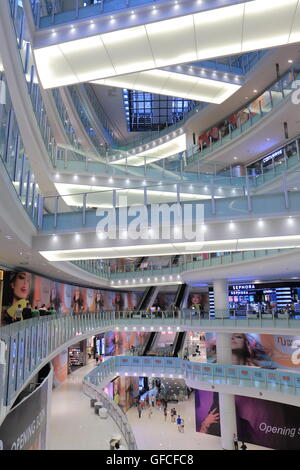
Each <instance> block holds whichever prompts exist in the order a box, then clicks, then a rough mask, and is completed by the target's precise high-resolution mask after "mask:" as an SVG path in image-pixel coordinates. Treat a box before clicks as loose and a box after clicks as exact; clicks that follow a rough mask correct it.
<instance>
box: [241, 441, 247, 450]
mask: <svg viewBox="0 0 300 470" xmlns="http://www.w3.org/2000/svg"><path fill="white" fill-rule="evenodd" d="M241 450H247V446H246V444H245V442H244V441H242V445H241Z"/></svg>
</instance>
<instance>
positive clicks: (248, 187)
mask: <svg viewBox="0 0 300 470" xmlns="http://www.w3.org/2000/svg"><path fill="white" fill-rule="evenodd" d="M247 170H248V168H246V188H247V203H248V211H249V212H252V200H251V196H250V186H249V176H248V171H247Z"/></svg>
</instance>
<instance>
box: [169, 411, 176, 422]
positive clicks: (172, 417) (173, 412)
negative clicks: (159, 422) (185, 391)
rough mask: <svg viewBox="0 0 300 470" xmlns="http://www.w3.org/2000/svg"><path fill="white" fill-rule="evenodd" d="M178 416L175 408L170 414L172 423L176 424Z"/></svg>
mask: <svg viewBox="0 0 300 470" xmlns="http://www.w3.org/2000/svg"><path fill="white" fill-rule="evenodd" d="M176 414H177V413H176V410H175V408H172V409H171V412H170V415H171V422H172V423H175V419H176V418H175V417H176Z"/></svg>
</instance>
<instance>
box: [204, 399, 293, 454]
mask: <svg viewBox="0 0 300 470" xmlns="http://www.w3.org/2000/svg"><path fill="white" fill-rule="evenodd" d="M235 406H236V418H237V431H238V439H239V440H240V441H245V442H249V443H251V444H257V445H260V446H263V447H268V448H270V449H275V450H299V449H300V409H299V408H298V407H296V406H292V405H286V404H283V403H276V402H273V401H268V400H261V399H259V398H252V397H241V396H235ZM195 411H196V431H197V432H203V433H205V434H213V435H216V436H220V413H219V394H218V393H217V392H208V391H203V390H195Z"/></svg>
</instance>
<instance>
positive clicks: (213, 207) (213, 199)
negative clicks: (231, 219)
mask: <svg viewBox="0 0 300 470" xmlns="http://www.w3.org/2000/svg"><path fill="white" fill-rule="evenodd" d="M210 187H211V211H212V213H213V215H215V214H216V201H215V187H214V184H213V180H212V184H211V186H210Z"/></svg>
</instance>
